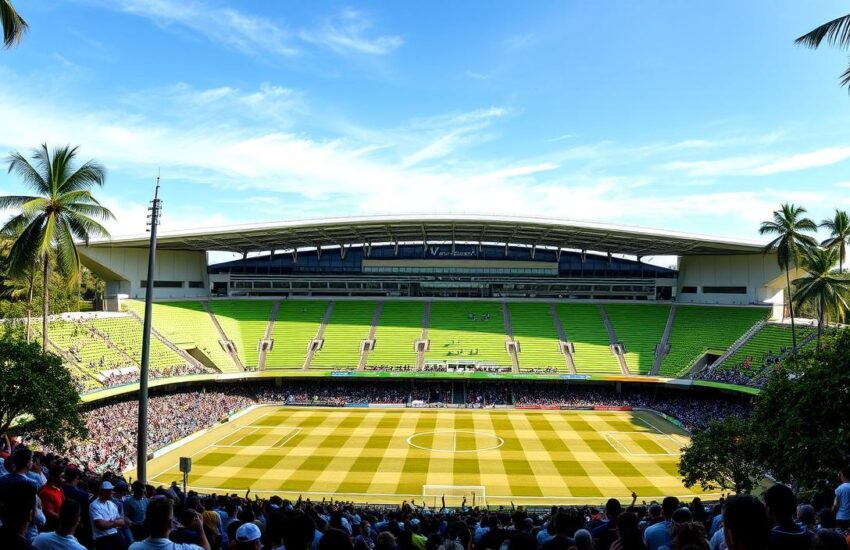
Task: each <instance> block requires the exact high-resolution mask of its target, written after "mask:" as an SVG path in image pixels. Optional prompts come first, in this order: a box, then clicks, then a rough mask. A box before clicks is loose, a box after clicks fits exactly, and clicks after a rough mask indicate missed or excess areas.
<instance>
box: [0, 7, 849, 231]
mask: <svg viewBox="0 0 850 550" xmlns="http://www.w3.org/2000/svg"><path fill="white" fill-rule="evenodd" d="M17 6H18V9H19V10H20V11H21V13H22V15H23V16H24V17H25V18H27V20H28V21H29V23H30V25H31V31H30V32H29V34H28V35H27V36H26V39H25V40H24V42H23V44H22V45H21V46H19V47H17V48H14V49H12V50H6V51H0V121H2V122H0V151H12V150H26V149H29V148H31V147H34V146H36V145H38V144H39V143H41V142H44V141H47V142H48V143H50V144H63V143H72V144H78V145H80V146H81V149H80V150H81V155H82V157H83V158H92V157H93V158H97V159H98V160H100V161H102V162H103V163H104V164H106V166H107V167H108V169H109V179H108V182H107V185H106V187H105V188H104V189H103V190H102V191H101V192H100V195H101V197H102V198H103V200H104V202H105V203H106V204H107V205H108V206H110V207H111V208H113V210H114V211H115V213H116V215H117V217H118V221H117V223H115V224H112V226H111V228H112V231H113V234H114V235H126V234H136V233H139V232H140V231H143V230H144V220H145V207H146V201H147V200H148V199H149V197H150V194H151V192H152V186H153V181H154V178H155V176H156V173H157V170H158V169H161V170H162V176H163V185H164V191H163V195H164V200H165V218H164V220H163V224H162V229H163V230H169V229H182V228H188V227H208V226H216V225H221V224H233V223H242V222H255V221H265V220H280V219H303V218H312V217H320V216H329V215H359V214H381V213H390V212H405V213H406V212H441V213H444V212H475V213H506V214H507V213H509V214H523V215H525V214H527V215H537V216H551V217H559V218H569V219H586V220H594V221H603V222H612V223H622V224H634V225H644V226H651V227H659V228H665V229H674V230H682V231H692V232H701V233H709V234H717V235H724V236H732V237H744V238H756V237H757V236H756V233H755V231H756V228H757V226H758V222H759V221H760V220H762V219H765V218H766V217H768V216H769V215H770V212H771V210H773V209H774V208H775V207H776V206H777V205H778V204H779V203H780V202H782V201H792V202H796V203H800V204H804V205H805V206H807V207H808V208H809V210H810V213H811V215H812V216H813V217H814V218H815V219H816V220H820V219H821V218H823V217H826V216H828V215H830V214H831V212H832V210H833V209H834V208H836V207H839V208H850V199H848V193H850V173H848V169H850V135H848V133H847V128H848V114H850V96H848V93H847V90H846V89H842V88H840V87H839V86H838V76H839V75H840V73H841V72H842V71H843V70H844V67H845V65H846V62H847V58H846V54H845V53H844V52H841V51H837V50H833V49H828V48H826V49H821V50H818V51H812V50H807V49H802V48H799V47H796V46H794V45H793V39H794V38H795V37H797V36H798V35H800V34H802V33H804V32H806V31H808V30H810V29H811V28H813V27H814V26H816V25H818V24H820V23H822V22H825V21H827V20H829V19H832V18H834V17H836V16H838V15H842V14H844V13H846V11H847V5H846V2H839V1H837V0H834V1H821V2H799V1H791V0H787V1H786V0H770V1H768V0H761V1H751V2H741V1H740V0H737V1H730V0H715V1H713V2H668V1H660V0H658V1H634V0H622V1H593V2H591V1H563V2H486V3H485V2H420V3H413V2H386V3H379V2H369V3H358V4H354V3H337V2H327V3H321V2H300V3H295V2H272V1H267V2H259V1H248V0H246V1H241V2H225V1H223V0H67V1H59V0H19V1H18V2H17ZM19 191H21V188H20V186H19V184H18V182H16V181H15V180H14V179H12V178H11V176H9V175H7V174H5V172H4V173H3V174H2V175H0V193H11V192H15V193H17V192H19Z"/></svg>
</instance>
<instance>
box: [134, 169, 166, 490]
mask: <svg viewBox="0 0 850 550" xmlns="http://www.w3.org/2000/svg"><path fill="white" fill-rule="evenodd" d="M161 208H162V205H161V202H160V200H159V176H157V177H156V190H155V191H154V195H153V201H151V207H150V212H151V213H150V216H149V217H150V232H151V241H150V250H149V252H148V280H147V285H146V287H145V319H144V328H143V329H142V330H143V331H144V332H143V334H142V365H141V367H142V370H141V372H140V373H139V426H138V429H137V431H136V433H137V434H138V437H137V439H136V447H137V449H136V451H137V453H136V479H138V480H139V481H141V482H142V483H147V481H148V479H147V477H148V472H147V469H148V468H147V466H148V372H149V370H150V351H151V316H152V313H153V312H152V309H153V289H154V284H153V279H154V264H155V261H156V228H157V226H158V225H159V214H160V210H161Z"/></svg>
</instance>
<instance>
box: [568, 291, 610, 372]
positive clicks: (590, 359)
mask: <svg viewBox="0 0 850 550" xmlns="http://www.w3.org/2000/svg"><path fill="white" fill-rule="evenodd" d="M557 309H558V317H560V318H561V325H562V326H563V327H564V332H565V333H566V335H567V339H568V340H569V341H571V342H573V343H574V345H575V355H574V357H573V362H574V363H575V367H576V372H578V373H581V374H622V371H621V370H620V363H619V361H617V358H616V357H615V356H614V354H613V353H611V342H610V340H609V339H608V330H607V329H606V328H605V323H604V321H603V320H602V316H601V315H600V314H599V307H598V306H597V305H596V304H566V303H560V304H558V306H557Z"/></svg>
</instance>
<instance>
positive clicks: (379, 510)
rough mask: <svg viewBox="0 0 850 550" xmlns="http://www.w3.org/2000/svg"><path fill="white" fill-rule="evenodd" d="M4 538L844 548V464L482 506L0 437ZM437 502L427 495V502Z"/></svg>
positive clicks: (847, 496) (324, 549)
mask: <svg viewBox="0 0 850 550" xmlns="http://www.w3.org/2000/svg"><path fill="white" fill-rule="evenodd" d="M0 458H2V459H3V460H2V461H0V474H2V475H0V522H2V527H0V548H3V549H9V550H18V549H26V550H29V549H32V548H35V549H37V550H56V549H70V550H85V549H92V548H93V549H95V550H126V549H127V548H129V549H130V550H155V549H162V550H169V549H170V550H199V549H200V550H225V549H234V550H559V549H575V550H848V548H850V546H849V545H850V540H848V539H850V536H848V528H850V467H846V468H844V469H842V471H841V472H840V473H839V476H838V482H839V485H838V486H837V488H836V489H835V491H834V492H832V493H831V494H829V495H819V497H818V498H817V499H815V500H813V501H810V502H803V501H799V500H798V499H797V497H795V495H794V493H793V491H792V490H791V489H790V488H788V487H786V486H784V485H779V484H776V485H773V486H772V487H770V488H769V489H768V490H767V491H765V493H764V494H763V496H762V497H761V498H756V497H754V496H750V495H738V496H731V497H728V498H726V499H722V500H721V501H720V502H717V503H714V504H706V503H703V502H702V501H701V500H700V499H699V498H694V499H693V500H692V501H690V502H680V501H679V499H677V498H676V497H667V498H665V499H663V500H662V501H661V502H655V501H653V502H646V501H642V502H641V503H640V504H638V498H639V497H638V495H637V494H634V493H633V494H632V500H631V502H630V503H628V504H626V505H625V506H624V505H623V503H621V502H620V501H619V500H617V499H609V500H608V501H607V502H605V504H604V505H603V506H599V507H592V506H567V507H561V506H552V507H551V508H549V509H539V510H535V509H524V508H516V507H514V506H513V505H511V506H510V507H509V508H508V507H499V508H498V509H483V508H480V507H474V505H473V506H470V505H469V502H468V501H467V499H464V500H463V502H462V503H461V504H460V506H456V507H451V508H450V507H447V506H446V501H445V497H443V499H442V500H441V503H440V505H439V506H438V505H437V503H436V502H434V503H429V502H426V501H425V500H422V501H419V502H417V501H415V500H414V501H411V502H407V501H405V502H403V503H402V504H401V505H398V506H369V505H357V504H354V503H351V502H341V501H337V500H334V499H333V498H330V499H323V500H322V501H321V502H318V501H311V500H310V499H303V498H301V497H299V498H298V499H297V500H294V501H291V500H286V499H282V498H280V497H278V496H272V497H270V498H269V499H260V498H258V497H256V496H254V497H253V498H252V495H251V494H250V489H248V491H247V492H246V493H245V494H244V496H239V495H236V494H232V495H215V494H212V495H201V494H197V493H195V492H192V491H189V492H188V493H184V492H183V491H181V489H180V487H179V486H177V485H176V484H172V485H171V486H170V487H162V486H160V487H154V486H152V485H143V484H142V483H140V482H138V481H136V482H133V483H132V484H128V483H127V480H125V479H124V478H123V477H121V476H120V475H115V474H113V473H110V472H107V473H104V474H103V475H94V474H91V473H88V472H86V471H85V470H83V469H81V468H80V466H79V465H77V464H74V463H72V462H69V461H68V460H66V459H64V458H61V457H59V456H57V455H52V454H47V455H44V454H41V453H33V452H32V451H31V450H29V449H28V448H26V447H25V446H23V445H19V446H18V447H17V448H15V449H12V448H8V447H7V448H4V449H2V450H0ZM429 504H430V506H429Z"/></svg>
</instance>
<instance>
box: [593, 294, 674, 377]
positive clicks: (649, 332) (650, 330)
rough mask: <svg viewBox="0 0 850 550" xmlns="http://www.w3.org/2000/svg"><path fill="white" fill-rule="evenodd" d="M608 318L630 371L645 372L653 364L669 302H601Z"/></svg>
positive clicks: (662, 333) (668, 310)
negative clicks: (622, 349) (620, 344)
mask: <svg viewBox="0 0 850 550" xmlns="http://www.w3.org/2000/svg"><path fill="white" fill-rule="evenodd" d="M604 307H605V311H606V312H607V313H608V320H609V321H610V322H611V326H612V327H614V332H615V333H616V334H617V340H619V341H620V342H621V343H622V344H623V347H624V348H625V350H626V354H625V357H626V364H627V365H628V367H629V372H630V373H631V374H649V373H650V371H652V367H653V364H654V363H655V347H656V346H657V345H658V344H660V343H661V339H662V338H663V337H664V327H665V326H666V325H667V318H668V317H669V316H670V305H669V304H605V305H604Z"/></svg>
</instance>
